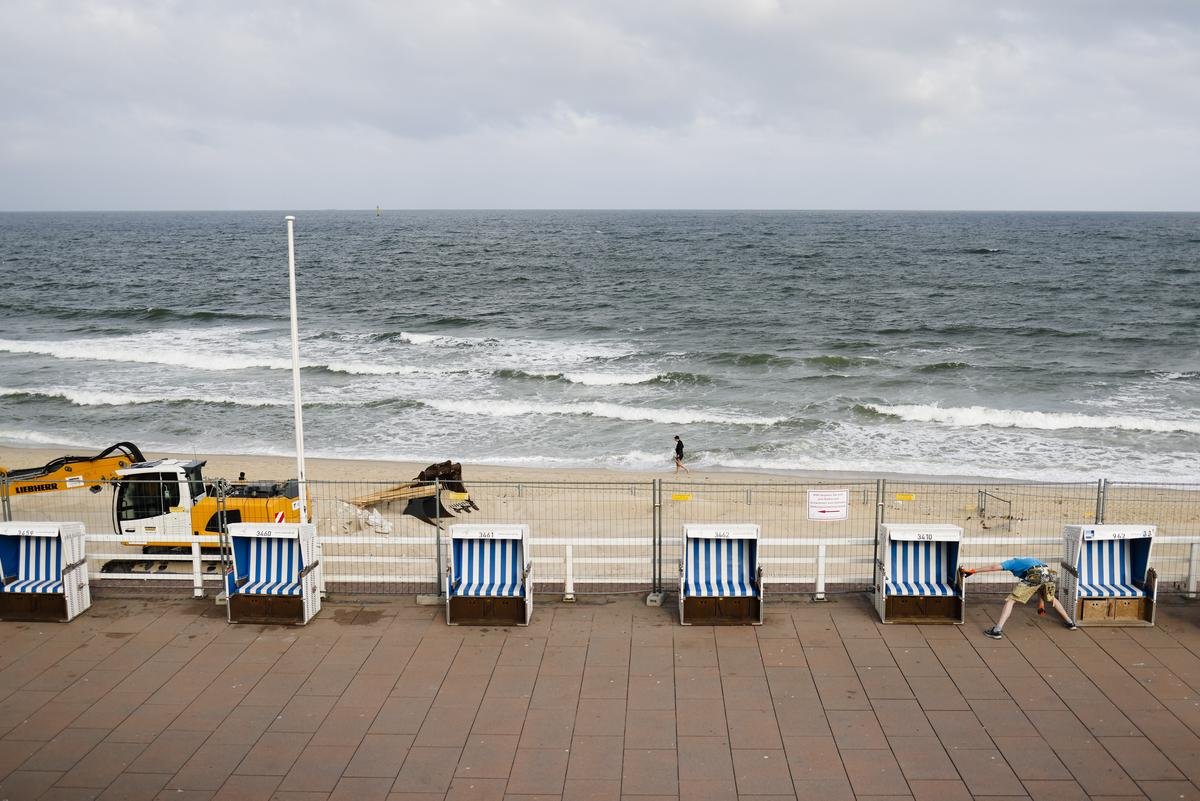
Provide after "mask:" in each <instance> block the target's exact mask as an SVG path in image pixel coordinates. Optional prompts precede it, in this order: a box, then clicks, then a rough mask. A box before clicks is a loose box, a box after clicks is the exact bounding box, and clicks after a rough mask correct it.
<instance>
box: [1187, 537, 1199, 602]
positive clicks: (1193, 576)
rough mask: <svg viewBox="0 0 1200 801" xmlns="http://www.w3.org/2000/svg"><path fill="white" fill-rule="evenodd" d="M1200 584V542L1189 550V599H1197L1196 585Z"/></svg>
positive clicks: (1193, 544)
mask: <svg viewBox="0 0 1200 801" xmlns="http://www.w3.org/2000/svg"><path fill="white" fill-rule="evenodd" d="M1198 583H1200V542H1193V543H1192V544H1191V545H1190V546H1189V548H1188V573H1187V592H1188V597H1189V598H1195V597H1196V585H1197V584H1198Z"/></svg>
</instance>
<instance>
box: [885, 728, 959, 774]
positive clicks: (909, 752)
mask: <svg viewBox="0 0 1200 801" xmlns="http://www.w3.org/2000/svg"><path fill="white" fill-rule="evenodd" d="M888 743H889V745H891V747H892V754H893V755H894V756H895V757H896V762H897V764H899V765H900V770H901V771H902V772H903V773H904V777H905V778H906V779H908V780H909V781H910V782H911V781H952V780H955V779H958V778H959V776H958V769H957V768H955V767H954V763H953V762H952V761H950V756H949V754H947V753H946V749H945V748H944V747H943V746H942V741H941V740H939V739H938V738H937V737H907V736H905V737H889V738H888Z"/></svg>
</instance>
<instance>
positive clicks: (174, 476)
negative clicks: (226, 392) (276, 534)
mask: <svg viewBox="0 0 1200 801" xmlns="http://www.w3.org/2000/svg"><path fill="white" fill-rule="evenodd" d="M204 464H205V463H204V462H201V461H185V460H183V459H155V460H149V461H148V460H147V459H146V458H145V457H144V456H143V455H142V452H141V449H139V448H138V446H137V445H134V444H133V443H132V442H118V443H117V444H116V445H113V446H112V447H110V448H106V449H105V450H103V451H101V452H100V453H98V454H96V455H95V456H62V457H59V458H58V459H54V460H52V461H50V462H47V463H46V464H45V465H42V466H41V467H31V468H26V469H21V470H5V469H4V468H0V490H2V491H3V495H2V500H3V505H4V510H3V511H4V516H5V517H6V518H11V517H12V511H13V510H12V507H13V505H14V504H16V505H17V506H18V509H19V512H20V513H21V515H22V516H23V517H28V516H29V515H30V513H36V512H42V513H44V514H47V515H49V516H48V518H47V519H57V518H60V517H63V515H64V514H71V513H78V512H82V511H83V509H82V507H83V506H84V503H83V502H82V501H81V500H80V499H69V498H63V497H62V496H56V497H53V498H45V499H42V498H39V496H46V495H49V494H51V493H62V492H67V491H71V490H80V491H82V492H86V493H90V494H96V493H100V492H102V491H103V490H104V489H105V488H106V487H112V489H113V490H114V492H113V497H112V507H111V515H112V526H113V530H114V532H115V533H117V534H120V535H123V537H124V539H123V541H122V544H124V545H138V546H142V548H143V552H144V553H155V552H156V551H158V552H160V553H161V552H162V551H161V550H159V549H170V548H178V547H182V546H190V544H191V538H192V537H195V536H200V535H201V534H205V533H207V534H213V533H217V532H219V531H220V530H221V528H220V520H221V514H220V510H219V509H218V506H217V499H216V498H215V497H214V494H213V493H212V492H211V491H210V489H211V488H210V487H209V486H208V485H206V484H205V483H204V475H203V472H202V470H203V468H204ZM297 490H298V487H297V484H296V482H295V481H289V482H285V483H280V484H271V483H265V482H255V483H250V484H239V485H236V486H232V487H230V489H229V491H228V493H227V495H226V498H225V509H224V513H225V522H227V523H267V522H278V523H284V522H287V523H298V522H300V511H299V509H300V502H299V492H298V491H297ZM69 494H72V495H75V494H77V493H69ZM39 501H40V502H39ZM89 517H91V518H92V519H90V520H85V523H87V525H88V530H89V531H102V530H103V529H98V528H97V523H96V520H95V517H96V515H95V512H94V511H93V512H92V514H90V515H89ZM64 519H65V518H64Z"/></svg>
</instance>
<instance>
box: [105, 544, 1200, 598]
mask: <svg viewBox="0 0 1200 801" xmlns="http://www.w3.org/2000/svg"><path fill="white" fill-rule="evenodd" d="M680 540H681V538H679V537H663V538H662V543H661V548H662V552H663V555H662V556H661V559H660V567H661V569H662V573H661V574H662V575H663V576H664V577H668V578H667V581H666V582H665V583H666V585H667V586H668V587H669V586H671V584H672V583H673V582H672V581H671V580H670V577H673V576H675V575H677V572H676V571H677V570H678V563H679V557H678V555H677V554H678V551H679V549H680V547H681V541H680ZM87 541H88V555H87V558H88V563H89V577H90V578H91V579H92V580H100V579H103V580H116V581H129V582H147V581H168V582H178V583H181V584H182V583H185V582H190V583H191V587H192V594H193V595H194V596H195V597H197V598H200V597H204V595H205V593H206V591H207V590H211V589H213V587H214V585H216V586H219V584H220V581H221V577H222V576H221V570H220V566H219V564H220V556H219V555H218V554H216V553H213V552H211V551H209V552H207V553H206V552H204V551H203V550H202V548H210V549H211V548H216V547H217V546H218V545H219V537H218V536H217V535H216V534H212V535H206V536H202V537H196V538H194V539H193V541H192V542H191V552H190V553H180V554H152V555H142V554H140V553H136V552H129V551H124V552H122V551H120V550H119V549H117V548H113V547H112V544H113V543H125V542H127V541H128V539H127V537H124V536H122V535H119V534H88V535H87ZM1061 544H1062V539H1061V538H1060V537H1013V536H996V537H966V538H964V539H963V541H962V551H963V556H962V558H961V563H962V564H963V565H965V566H977V565H982V564H990V563H994V562H997V561H1000V560H1001V559H1002V558H1003V557H1005V556H1010V555H1012V553H1011V552H1010V551H1009V550H1000V549H1004V548H1006V547H1011V546H1016V545H1019V546H1021V547H1022V549H1023V550H1042V551H1045V550H1046V549H1050V548H1055V549H1057V548H1058V547H1059V546H1061ZM1154 544H1155V552H1154V558H1153V560H1152V563H1153V566H1154V567H1155V568H1156V569H1157V570H1158V572H1159V580H1160V581H1171V582H1180V583H1182V584H1183V585H1184V587H1185V588H1186V589H1185V591H1186V592H1187V594H1188V595H1190V596H1195V595H1196V594H1197V592H1198V590H1200V539H1198V538H1196V537H1165V536H1164V537H1156V538H1155V541H1154ZM441 545H442V548H443V550H444V549H445V547H446V543H445V542H443V543H442V544H441ZM320 546H321V550H322V552H323V553H322V556H321V563H322V567H323V570H322V573H323V576H324V581H325V582H326V583H330V584H333V585H335V587H336V585H337V584H362V583H369V584H384V585H386V584H396V585H401V584H408V585H411V584H427V585H430V586H437V587H439V588H440V586H441V577H440V576H439V575H438V571H439V568H440V566H441V565H444V564H445V560H444V556H445V554H444V553H443V554H440V555H439V554H438V539H437V538H436V537H432V536H429V537H390V536H342V535H335V536H327V537H321V538H320ZM382 546H388V547H396V546H401V547H407V548H411V549H414V550H416V551H417V553H409V554H394V553H392V554H385V553H349V554H347V553H339V552H338V551H341V550H344V549H345V548H348V547H349V548H353V547H363V548H379V547H382ZM759 546H760V549H761V550H760V558H759V562H760V563H761V564H762V565H763V566H764V568H765V569H764V577H763V578H764V581H765V582H766V583H768V584H776V585H787V584H792V585H794V584H812V585H813V591H812V592H813V594H814V595H815V596H816V597H817V598H822V597H824V594H825V590H826V586H827V584H828V583H829V582H830V580H831V579H833V580H835V581H836V583H838V584H843V585H844V584H863V585H869V584H871V583H872V582H873V581H874V570H875V567H874V566H875V554H874V547H875V540H874V538H871V537H850V538H820V539H818V538H783V537H780V538H764V539H761V540H759ZM1164 546H1177V547H1175V548H1171V549H1169V550H1167V549H1166V548H1164ZM1178 546H1186V548H1181V547H1178ZM126 547H128V546H126ZM532 548H533V551H534V554H535V555H534V556H533V557H532V559H531V561H532V562H533V564H534V565H535V570H534V578H535V581H537V582H551V583H561V584H562V585H563V586H564V591H565V594H566V595H572V596H573V595H574V592H575V585H576V584H577V583H578V584H587V585H606V584H607V585H630V584H645V585H646V586H647V587H648V586H649V585H650V583H651V572H652V570H653V560H654V555H653V553H654V540H653V538H652V537H546V538H535V539H534V540H533V542H532ZM580 548H584V549H588V550H594V549H596V548H600V549H606V550H608V551H609V552H610V553H609V554H607V555H599V556H597V555H586V556H576V549H580ZM780 549H786V551H788V553H785V554H784V555H778V554H779V550H780ZM864 549H865V552H864ZM547 550H550V551H555V550H559V551H560V552H559V553H551V554H547V553H546V551H547ZM612 551H616V552H617V553H616V554H613V553H612ZM838 551H841V552H842V553H838ZM845 551H851V553H849V554H847V553H845ZM668 552H673V554H672V555H667V553H668ZM1057 553H1058V551H1057V550H1056V551H1055V553H1053V554H1050V553H1043V554H1042V558H1046V559H1053V558H1055V556H1056V554H1057ZM113 561H128V562H142V563H176V562H183V563H189V564H190V567H191V569H190V570H189V571H186V572H182V571H180V572H172V571H166V570H162V571H158V572H154V573H149V572H121V573H114V572H102V571H101V570H100V567H101V566H102V565H103V564H105V563H107V562H113ZM214 565H215V569H213V566H214ZM342 566H345V567H347V568H349V569H348V570H346V571H345V572H343V571H342V570H340V569H339V568H341V567H342ZM373 566H380V567H383V566H386V567H388V568H389V569H386V570H371V569H370V568H371V567H373ZM364 567H365V568H367V570H365V571H364V570H363V568H364ZM355 568H357V569H355ZM538 568H540V569H538ZM597 568H599V569H597ZM831 568H832V570H831ZM979 583H980V584H984V585H986V584H992V583H995V584H999V583H1005V582H1002V581H1001V580H1000V579H999V578H998V579H997V580H995V581H992V582H988V581H986V580H985V581H980V582H979Z"/></svg>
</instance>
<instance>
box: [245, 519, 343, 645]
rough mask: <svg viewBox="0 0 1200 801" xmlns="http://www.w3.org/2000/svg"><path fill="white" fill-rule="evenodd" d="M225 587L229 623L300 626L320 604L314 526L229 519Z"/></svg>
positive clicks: (317, 609) (314, 612)
mask: <svg viewBox="0 0 1200 801" xmlns="http://www.w3.org/2000/svg"><path fill="white" fill-rule="evenodd" d="M228 529H229V531H228V535H227V537H228V543H229V551H228V552H229V563H228V565H227V567H226V573H225V591H226V594H227V599H228V610H229V621H230V622H231V623H291V624H300V625H303V624H305V623H307V622H308V621H309V620H311V619H312V616H313V615H315V614H316V613H317V612H318V611H320V608H321V594H320V591H319V589H318V586H317V584H318V582H317V574H316V570H317V568H318V566H319V565H320V560H319V559H318V558H317V556H316V527H315V526H313V525H312V524H311V523H304V524H301V523H230V524H229V526H228Z"/></svg>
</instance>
